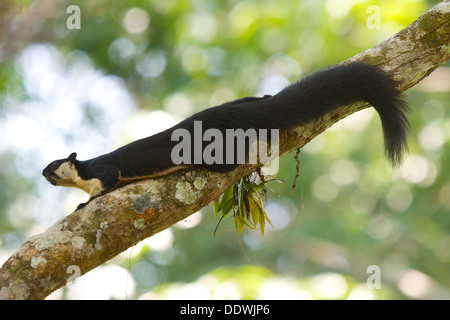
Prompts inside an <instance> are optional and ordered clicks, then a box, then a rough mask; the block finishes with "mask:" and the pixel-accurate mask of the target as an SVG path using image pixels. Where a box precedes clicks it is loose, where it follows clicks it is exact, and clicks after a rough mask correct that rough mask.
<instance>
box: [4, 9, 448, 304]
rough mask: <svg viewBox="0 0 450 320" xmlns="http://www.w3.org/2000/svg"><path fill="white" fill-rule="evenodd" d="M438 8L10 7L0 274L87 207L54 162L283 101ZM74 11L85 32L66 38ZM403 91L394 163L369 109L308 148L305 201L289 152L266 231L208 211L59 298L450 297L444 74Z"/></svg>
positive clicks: (303, 167)
mask: <svg viewBox="0 0 450 320" xmlns="http://www.w3.org/2000/svg"><path fill="white" fill-rule="evenodd" d="M437 3H438V1H424V0H401V1H400V0H398V1H392V0H389V1H388V0H385V1H382V0H380V1H369V0H366V1H365V0H321V1H318V0H303V1H297V0H295V1H272V0H270V1H269V0H248V1H235V0H225V1H224V0H208V1H206V0H189V1H187V0H145V1H144V0H140V1H137V0H133V1H132V0H126V1H112V0H99V1H88V0H78V1H76V3H72V2H68V1H64V0H28V1H13V0H2V2H1V4H0V19H1V24H0V35H1V38H0V64H1V67H0V263H3V262H4V261H6V259H7V258H8V257H9V256H10V255H11V254H12V253H13V252H14V251H15V250H17V249H18V248H19V246H20V245H21V244H22V243H23V242H24V241H25V240H26V239H27V238H28V237H30V236H31V235H34V234H37V233H40V232H43V231H44V230H46V229H47V228H48V227H50V226H51V225H53V224H54V223H55V222H56V221H57V220H58V219H61V218H63V217H64V216H66V215H68V214H70V213H71V212H72V211H73V210H74V209H75V207H76V205H77V204H78V203H79V202H83V201H86V199H87V198H88V196H87V194H85V193H83V192H82V191H80V190H76V189H70V188H56V187H53V186H51V185H50V184H48V183H47V182H46V181H45V179H44V178H43V177H42V176H41V172H42V169H43V168H44V167H45V166H46V165H47V163H49V162H50V161H52V160H54V159H59V158H64V157H67V156H68V155H69V153H71V152H73V151H76V152H77V153H78V158H79V159H88V158H91V157H95V156H97V155H100V154H102V153H106V152H109V151H112V150H113V149H115V148H117V147H119V146H122V145H123V144H125V143H128V142H131V141H133V140H135V139H138V138H141V137H145V136H148V135H151V134H154V133H156V132H158V131H160V130H162V129H165V128H167V127H170V126H172V125H174V124H176V123H177V122H178V121H180V120H182V119H184V118H186V117H188V116H189V115H191V114H193V113H195V112H198V111H200V110H202V109H204V108H208V107H210V106H214V105H218V104H220V103H223V102H226V101H229V100H232V99H235V98H241V97H244V96H249V95H263V94H273V93H276V92H277V91H279V90H280V89H281V88H283V87H284V86H285V85H287V84H288V83H290V82H292V81H295V80H297V79H299V78H301V77H302V76H304V75H305V74H308V73H310V72H313V71H315V70H317V69H320V68H323V67H326V66H329V65H333V64H335V63H338V62H341V61H342V60H345V59H347V58H349V57H352V56H353V55H355V54H357V53H358V52H361V51H363V50H366V49H368V48H370V47H372V46H374V45H376V44H377V43H379V42H381V41H382V40H384V39H386V38H387V37H389V36H392V35H393V34H395V33H396V32H398V31H399V30H401V29H402V28H404V27H406V26H407V25H408V24H409V23H411V22H412V21H414V20H415V19H417V18H418V17H419V16H420V15H421V14H423V13H424V12H425V11H426V10H428V9H430V8H431V7H432V6H434V5H436V4H437ZM72 4H76V5H77V6H78V7H79V8H80V10H81V24H80V27H81V28H80V29H69V28H68V27H67V20H68V19H69V20H70V17H71V16H72V15H73V13H74V12H73V11H69V13H68V12H67V8H68V7H69V5H72ZM372 5H375V6H377V7H376V8H378V9H379V13H380V17H381V19H380V20H379V24H378V25H373V22H374V21H373V20H371V21H372V22H371V23H372V24H371V23H368V19H369V20H370V17H371V15H372V14H373V13H374V12H373V11H370V10H369V13H368V8H369V6H372ZM372 8H373V7H372ZM72 17H73V16H72ZM375 23H376V21H375ZM377 26H378V27H379V28H376V27H377ZM373 27H375V28H373ZM406 97H407V99H408V100H409V102H410V104H411V107H412V112H411V114H410V117H409V118H410V121H411V124H412V130H411V135H410V137H409V145H410V152H409V154H408V156H407V158H406V160H405V162H404V164H403V165H402V166H401V167H400V168H399V169H397V170H393V169H392V168H390V167H389V165H388V163H387V161H386V160H385V158H384V155H383V138H382V131H381V124H380V121H379V118H378V116H377V114H376V113H375V112H374V111H373V110H371V109H368V110H364V111H362V112H359V113H357V114H354V115H352V116H350V117H348V118H346V119H344V120H343V121H340V122H339V123H337V124H336V125H334V126H333V127H332V128H330V129H329V130H327V131H326V132H325V133H324V134H322V135H321V136H319V137H317V138H316V139H314V140H313V141H312V142H311V143H310V144H309V145H307V147H305V148H304V149H303V150H302V151H301V153H300V155H299V162H300V177H299V181H298V182H297V186H296V188H295V191H294V192H292V191H291V186H292V183H293V180H294V176H295V172H296V162H295V159H294V155H295V153H292V154H289V155H286V156H284V157H282V159H281V161H280V171H279V173H278V175H277V178H279V179H283V180H284V181H285V182H284V183H281V184H278V183H273V184H271V185H270V187H271V188H272V190H273V191H270V192H269V193H268V194H267V196H266V197H265V199H264V200H265V206H266V210H267V213H268V215H269V217H270V219H271V221H272V223H273V225H274V228H271V227H270V226H267V230H266V232H265V235H264V236H261V234H260V232H259V231H252V230H249V231H246V232H243V233H242V234H241V235H240V236H238V235H237V234H236V233H235V232H234V226H233V221H232V219H231V218H228V219H225V221H223V222H222V223H221V224H220V226H219V229H218V232H217V234H216V235H215V236H213V231H214V229H215V227H216V224H217V223H218V220H217V219H216V218H215V217H214V214H213V212H212V207H211V205H209V206H207V207H205V208H203V209H202V210H201V211H200V212H197V213H195V214H194V215H192V216H191V217H189V218H188V219H187V220H185V221H181V222H179V223H178V224H176V225H174V226H173V227H172V228H170V229H167V230H165V231H163V232H161V233H159V234H157V235H155V236H154V237H152V238H150V239H148V240H146V241H143V242H141V243H139V244H137V245H136V246H134V247H133V248H131V249H129V250H128V251H126V252H124V253H123V254H120V255H119V256H117V257H116V258H114V259H113V260H111V261H110V262H108V263H106V264H105V265H103V266H100V267H99V268H97V269H95V270H93V271H91V272H89V273H88V274H86V275H85V276H83V277H81V278H79V279H77V280H76V282H75V283H74V284H71V285H69V286H68V287H66V288H63V289H60V290H58V291H57V292H55V293H54V294H53V295H51V296H50V297H49V298H53V299H89V298H94V299H139V298H140V299H175V298H186V299H195V298H202V299H227V298H231V299H429V298H437V299H448V298H450V267H449V263H450V231H449V228H450V168H449V163H450V105H449V100H450V69H449V64H447V65H446V66H443V67H440V68H439V69H438V70H436V71H435V72H434V73H432V74H431V75H430V76H429V77H428V78H427V79H425V80H424V81H422V83H420V84H419V85H417V86H415V87H414V88H411V89H410V90H408V92H407V93H406ZM373 270H375V271H373ZM378 280H379V281H380V282H379V283H378Z"/></svg>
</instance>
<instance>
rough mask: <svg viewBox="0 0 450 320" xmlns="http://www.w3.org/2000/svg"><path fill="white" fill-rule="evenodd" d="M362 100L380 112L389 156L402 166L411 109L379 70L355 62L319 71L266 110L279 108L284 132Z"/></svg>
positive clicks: (268, 101) (284, 92) (268, 102)
mask: <svg viewBox="0 0 450 320" xmlns="http://www.w3.org/2000/svg"><path fill="white" fill-rule="evenodd" d="M358 101H365V102H368V103H370V104H371V105H372V106H373V107H374V108H375V109H376V110H377V112H378V114H379V115H380V118H381V123H382V126H383V132H384V142H385V152H386V156H387V158H388V160H389V161H390V162H391V164H392V165H393V166H397V165H399V164H400V163H401V160H402V156H403V153H404V152H405V151H406V150H407V147H408V146H407V133H408V131H409V122H408V119H407V117H406V114H407V112H408V110H409V108H408V105H407V103H406V102H405V100H403V98H402V96H401V94H400V92H399V91H398V90H397V89H396V88H395V82H394V80H392V79H391V78H390V77H389V76H388V75H387V74H386V73H385V72H384V71H383V70H381V69H380V68H378V67H375V66H372V65H369V64H366V63H362V62H352V63H348V64H342V65H337V66H333V67H331V68H328V69H324V70H321V71H318V72H315V73H313V74H311V75H309V76H307V77H305V78H304V79H302V80H300V81H298V82H296V83H294V84H292V85H290V86H288V87H286V88H285V89H283V90H282V91H280V92H279V93H278V94H276V95H274V96H273V97H271V98H269V99H266V100H265V107H266V106H267V107H268V106H269V105H272V106H273V105H274V104H276V105H277V109H276V111H274V112H273V113H272V114H273V119H272V120H273V121H274V123H276V124H277V125H278V126H279V127H280V128H281V129H284V128H292V127H295V126H298V125H301V124H303V123H307V122H308V121H310V120H313V119H317V118H318V117H320V116H322V115H324V114H325V113H327V112H330V111H332V110H334V109H336V108H337V107H339V106H343V105H348V104H352V103H355V102H358Z"/></svg>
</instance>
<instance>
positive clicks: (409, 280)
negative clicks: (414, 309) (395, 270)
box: [397, 269, 433, 299]
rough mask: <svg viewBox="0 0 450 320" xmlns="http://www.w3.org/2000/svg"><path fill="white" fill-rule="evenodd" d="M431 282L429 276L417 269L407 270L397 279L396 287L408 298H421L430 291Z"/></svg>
mask: <svg viewBox="0 0 450 320" xmlns="http://www.w3.org/2000/svg"><path fill="white" fill-rule="evenodd" d="M432 286H433V283H432V280H431V278H430V277H428V276H427V275H426V274H424V273H422V272H420V271H417V270H413V269H411V270H408V271H406V272H405V273H403V274H402V275H401V276H400V278H399V279H398V281H397V288H398V289H399V290H400V291H401V292H402V293H403V294H405V295H407V296H408V297H410V298H415V299H423V298H426V296H427V295H428V294H429V293H430V291H431V289H432Z"/></svg>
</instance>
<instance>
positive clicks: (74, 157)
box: [68, 152, 77, 163]
mask: <svg viewBox="0 0 450 320" xmlns="http://www.w3.org/2000/svg"><path fill="white" fill-rule="evenodd" d="M68 159H69V161H70V162H71V163H75V160H77V154H76V152H72V153H71V154H70V156H69V158H68Z"/></svg>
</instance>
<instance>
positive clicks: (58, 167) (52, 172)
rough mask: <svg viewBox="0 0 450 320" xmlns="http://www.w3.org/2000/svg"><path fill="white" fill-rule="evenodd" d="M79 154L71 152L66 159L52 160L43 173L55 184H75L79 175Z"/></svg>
mask: <svg viewBox="0 0 450 320" xmlns="http://www.w3.org/2000/svg"><path fill="white" fill-rule="evenodd" d="M76 158H77V154H76V153H75V152H73V153H71V154H70V156H69V157H68V158H66V159H60V160H55V161H52V162H51V163H50V164H49V165H48V166H47V167H45V169H44V170H43V171H42V175H43V176H44V177H45V179H47V180H48V182H50V183H51V184H52V185H54V186H69V187H70V186H74V184H75V181H74V179H75V178H76V177H77V176H78V170H77V162H78V160H77V159H76Z"/></svg>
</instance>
